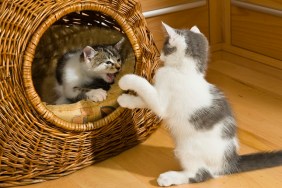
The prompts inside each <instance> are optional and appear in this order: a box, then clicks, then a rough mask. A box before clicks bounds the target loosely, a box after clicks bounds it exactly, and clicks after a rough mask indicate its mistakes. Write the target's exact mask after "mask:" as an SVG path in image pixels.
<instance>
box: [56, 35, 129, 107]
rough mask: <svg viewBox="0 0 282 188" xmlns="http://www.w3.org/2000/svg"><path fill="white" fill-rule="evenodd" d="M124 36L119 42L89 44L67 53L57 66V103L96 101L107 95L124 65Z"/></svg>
mask: <svg viewBox="0 0 282 188" xmlns="http://www.w3.org/2000/svg"><path fill="white" fill-rule="evenodd" d="M124 41H125V39H124V38H122V39H121V40H120V41H119V42H117V43H116V44H115V45H105V46H93V47H91V46H86V47H85V48H84V49H82V50H77V51H72V52H68V53H66V54H64V56H63V57H62V58H60V59H59V60H58V64H57V67H56V80H57V84H56V88H55V89H56V92H57V95H58V96H59V98H58V100H57V101H56V104H68V103H74V102H77V101H80V100H83V99H89V100H92V101H94V102H99V101H103V100H105V99H106V97H107V91H108V90H109V89H110V85H111V84H113V83H114V79H115V75H116V74H117V73H118V72H119V71H120V69H121V66H122V57H121V53H120V52H121V47H122V45H123V43H124Z"/></svg>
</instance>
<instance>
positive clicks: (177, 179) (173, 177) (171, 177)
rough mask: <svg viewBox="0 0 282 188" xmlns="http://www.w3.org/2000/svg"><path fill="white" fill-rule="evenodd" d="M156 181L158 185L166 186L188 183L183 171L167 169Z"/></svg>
mask: <svg viewBox="0 0 282 188" xmlns="http://www.w3.org/2000/svg"><path fill="white" fill-rule="evenodd" d="M157 182H158V184H159V186H163V187H167V186H171V185H181V184H186V183H189V178H188V177H187V176H186V175H185V174H184V173H183V172H176V171H169V172H165V173H163V174H161V175H160V176H159V178H158V179H157Z"/></svg>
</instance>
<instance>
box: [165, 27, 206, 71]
mask: <svg viewBox="0 0 282 188" xmlns="http://www.w3.org/2000/svg"><path fill="white" fill-rule="evenodd" d="M163 26H164V28H165V30H166V31H167V33H168V36H167V38H166V40H165V43H164V46H163V49H162V52H161V57H160V58H161V60H162V61H164V63H165V64H166V65H173V66H178V65H180V64H181V63H183V62H187V61H185V59H186V60H187V59H189V58H192V59H193V60H194V62H196V65H195V67H196V69H197V71H199V72H200V73H204V72H205V70H206V68H207V58H208V41H207V39H206V37H205V36H204V35H203V34H202V33H201V32H200V30H199V29H198V28H197V27H196V26H194V27H192V28H191V29H190V30H189V29H182V30H179V29H173V28H172V27H170V26H168V25H166V24H164V23H163ZM189 62H190V61H189Z"/></svg>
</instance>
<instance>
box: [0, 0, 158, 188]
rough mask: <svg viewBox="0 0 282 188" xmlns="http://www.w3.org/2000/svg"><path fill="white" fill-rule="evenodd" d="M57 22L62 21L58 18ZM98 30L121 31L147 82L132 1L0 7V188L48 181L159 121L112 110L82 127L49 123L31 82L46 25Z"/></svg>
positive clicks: (154, 61)
mask: <svg viewBox="0 0 282 188" xmlns="http://www.w3.org/2000/svg"><path fill="white" fill-rule="evenodd" d="M63 18H64V19H63ZM94 23H95V24H96V25H99V24H100V25H103V26H105V25H106V26H107V27H110V28H113V29H117V30H120V31H121V32H124V33H125V34H126V35H127V37H128V39H129V41H130V43H131V45H132V48H133V51H134V54H135V57H136V65H135V73H136V74H139V75H142V76H144V77H145V78H147V79H148V80H151V79H152V75H153V74H154V71H155V69H156V67H157V66H158V64H159V63H158V55H159V54H158V51H157V48H156V46H155V44H154V42H153V39H152V37H151V34H150V32H149V30H148V29H147V26H146V22H145V20H144V17H143V16H142V13H141V7H140V4H139V2H137V1H135V0H28V1H27V0H1V1H0V187H8V186H16V185H26V184H30V183H38V182H42V181H46V180H50V179H55V178H58V177H61V176H64V175H67V174H69V173H72V172H74V171H76V170H78V169H81V168H83V167H86V166H88V165H91V164H93V163H95V162H98V161H101V160H105V159H107V158H109V157H111V156H114V155H117V154H119V153H120V152H122V151H124V150H126V149H128V148H130V147H133V146H135V145H136V144H138V143H140V142H141V141H144V140H145V139H146V138H147V137H148V136H149V135H150V134H151V133H152V132H153V131H154V130H155V129H156V128H157V127H158V123H159V119H158V118H156V117H155V116H154V115H153V114H152V113H151V112H150V111H148V110H134V111H130V110H126V109H123V108H117V110H115V111H114V112H113V113H111V114H110V115H109V116H107V117H105V118H103V119H101V120H99V121H97V122H94V123H87V124H73V123H70V122H66V121H63V120H61V119H60V118H58V117H56V116H55V115H54V114H53V113H52V112H50V111H49V110H47V108H46V106H44V105H43V103H42V101H41V100H40V97H39V96H38V94H37V93H36V91H35V89H34V85H33V81H32V71H31V70H32V63H33V59H34V54H35V50H36V47H37V44H38V43H39V41H40V38H41V36H42V35H43V34H44V32H45V31H46V30H47V29H48V28H49V27H50V26H51V25H53V24H63V25H65V24H70V25H72V24H77V25H87V24H94Z"/></svg>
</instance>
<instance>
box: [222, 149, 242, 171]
mask: <svg viewBox="0 0 282 188" xmlns="http://www.w3.org/2000/svg"><path fill="white" fill-rule="evenodd" d="M238 161H239V155H238V154H237V151H236V147H235V145H230V146H229V147H228V148H227V149H226V150H225V152H224V159H223V164H222V173H221V175H224V174H233V173H236V172H238Z"/></svg>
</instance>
